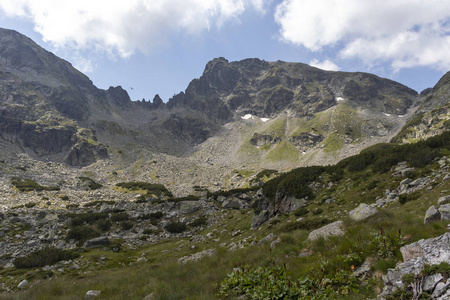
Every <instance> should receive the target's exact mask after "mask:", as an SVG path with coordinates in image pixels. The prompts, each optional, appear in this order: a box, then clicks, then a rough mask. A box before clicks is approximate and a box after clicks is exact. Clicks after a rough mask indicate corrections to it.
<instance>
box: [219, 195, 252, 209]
mask: <svg viewBox="0 0 450 300" xmlns="http://www.w3.org/2000/svg"><path fill="white" fill-rule="evenodd" d="M246 206H247V203H246V202H245V201H242V200H240V199H238V198H234V197H233V198H228V199H226V200H225V201H223V203H222V207H223V208H227V209H241V208H245V207H246Z"/></svg>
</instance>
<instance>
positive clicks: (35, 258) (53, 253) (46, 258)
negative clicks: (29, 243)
mask: <svg viewBox="0 0 450 300" xmlns="http://www.w3.org/2000/svg"><path fill="white" fill-rule="evenodd" d="M78 256H79V254H78V253H76V252H73V251H69V250H60V249H58V248H55V247H46V248H43V249H41V250H38V251H35V252H32V253H30V254H29V255H27V256H24V257H18V258H16V259H14V261H13V264H14V267H16V268H17V269H27V268H40V267H44V266H47V265H49V266H51V265H53V264H55V263H57V262H58V261H62V260H70V259H74V258H77V257H78Z"/></svg>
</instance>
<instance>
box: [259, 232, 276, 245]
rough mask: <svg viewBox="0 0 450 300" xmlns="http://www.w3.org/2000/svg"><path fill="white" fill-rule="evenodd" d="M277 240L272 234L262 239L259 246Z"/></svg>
mask: <svg viewBox="0 0 450 300" xmlns="http://www.w3.org/2000/svg"><path fill="white" fill-rule="evenodd" d="M275 238H276V235H275V234H273V233H270V234H269V235H268V236H266V237H264V238H262V239H261V240H260V241H259V242H258V244H262V243H264V242H267V241H272V240H274V239H275Z"/></svg>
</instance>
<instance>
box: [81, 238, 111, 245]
mask: <svg viewBox="0 0 450 300" xmlns="http://www.w3.org/2000/svg"><path fill="white" fill-rule="evenodd" d="M105 246H109V238H108V237H107V236H102V237H98V238H95V239H91V240H88V241H86V242H85V243H84V244H83V248H98V247H105Z"/></svg>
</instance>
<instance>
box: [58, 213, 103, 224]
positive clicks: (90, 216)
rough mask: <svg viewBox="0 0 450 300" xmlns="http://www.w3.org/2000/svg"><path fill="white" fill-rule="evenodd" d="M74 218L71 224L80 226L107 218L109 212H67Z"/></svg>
mask: <svg viewBox="0 0 450 300" xmlns="http://www.w3.org/2000/svg"><path fill="white" fill-rule="evenodd" d="M66 216H68V217H71V218H72V222H71V226H80V225H83V224H85V223H87V224H93V223H95V222H96V221H98V220H101V219H107V218H108V217H109V215H108V213H85V214H67V215H66Z"/></svg>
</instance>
